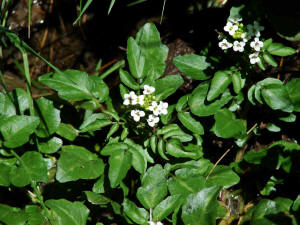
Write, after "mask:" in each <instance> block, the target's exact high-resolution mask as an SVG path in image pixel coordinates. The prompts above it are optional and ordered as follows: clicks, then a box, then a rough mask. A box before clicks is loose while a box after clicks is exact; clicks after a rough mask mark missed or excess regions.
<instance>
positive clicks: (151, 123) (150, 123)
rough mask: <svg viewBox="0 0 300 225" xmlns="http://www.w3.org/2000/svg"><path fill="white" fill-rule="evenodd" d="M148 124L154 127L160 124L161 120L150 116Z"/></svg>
mask: <svg viewBox="0 0 300 225" xmlns="http://www.w3.org/2000/svg"><path fill="white" fill-rule="evenodd" d="M147 122H148V124H149V126H150V127H154V126H155V124H156V123H158V122H159V118H158V117H157V116H153V115H152V114H151V115H149V117H148V119H147Z"/></svg>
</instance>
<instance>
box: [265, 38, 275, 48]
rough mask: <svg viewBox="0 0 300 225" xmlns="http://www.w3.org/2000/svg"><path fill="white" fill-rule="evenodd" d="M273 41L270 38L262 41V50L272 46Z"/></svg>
mask: <svg viewBox="0 0 300 225" xmlns="http://www.w3.org/2000/svg"><path fill="white" fill-rule="evenodd" d="M272 42H273V40H272V38H269V39H267V40H265V41H264V46H263V47H262V49H263V50H267V49H268V48H269V46H270V45H271V44H272Z"/></svg>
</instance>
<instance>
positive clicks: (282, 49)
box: [267, 43, 296, 56]
mask: <svg viewBox="0 0 300 225" xmlns="http://www.w3.org/2000/svg"><path fill="white" fill-rule="evenodd" d="M267 51H268V52H269V53H270V54H271V55H277V56H288V55H293V54H295V53H296V50H295V49H293V48H290V47H286V46H284V45H283V44H281V43H272V44H270V46H269V47H268V49H267Z"/></svg>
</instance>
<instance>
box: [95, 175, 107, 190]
mask: <svg viewBox="0 0 300 225" xmlns="http://www.w3.org/2000/svg"><path fill="white" fill-rule="evenodd" d="M104 178H105V176H104V175H102V176H101V177H100V178H99V179H98V180H97V181H96V183H94V186H93V189H92V191H93V192H95V193H97V194H100V193H104V192H105V189H104Z"/></svg>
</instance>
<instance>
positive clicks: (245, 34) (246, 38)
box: [241, 33, 248, 42]
mask: <svg viewBox="0 0 300 225" xmlns="http://www.w3.org/2000/svg"><path fill="white" fill-rule="evenodd" d="M241 38H242V39H243V42H247V41H248V36H247V33H242V34H241Z"/></svg>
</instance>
